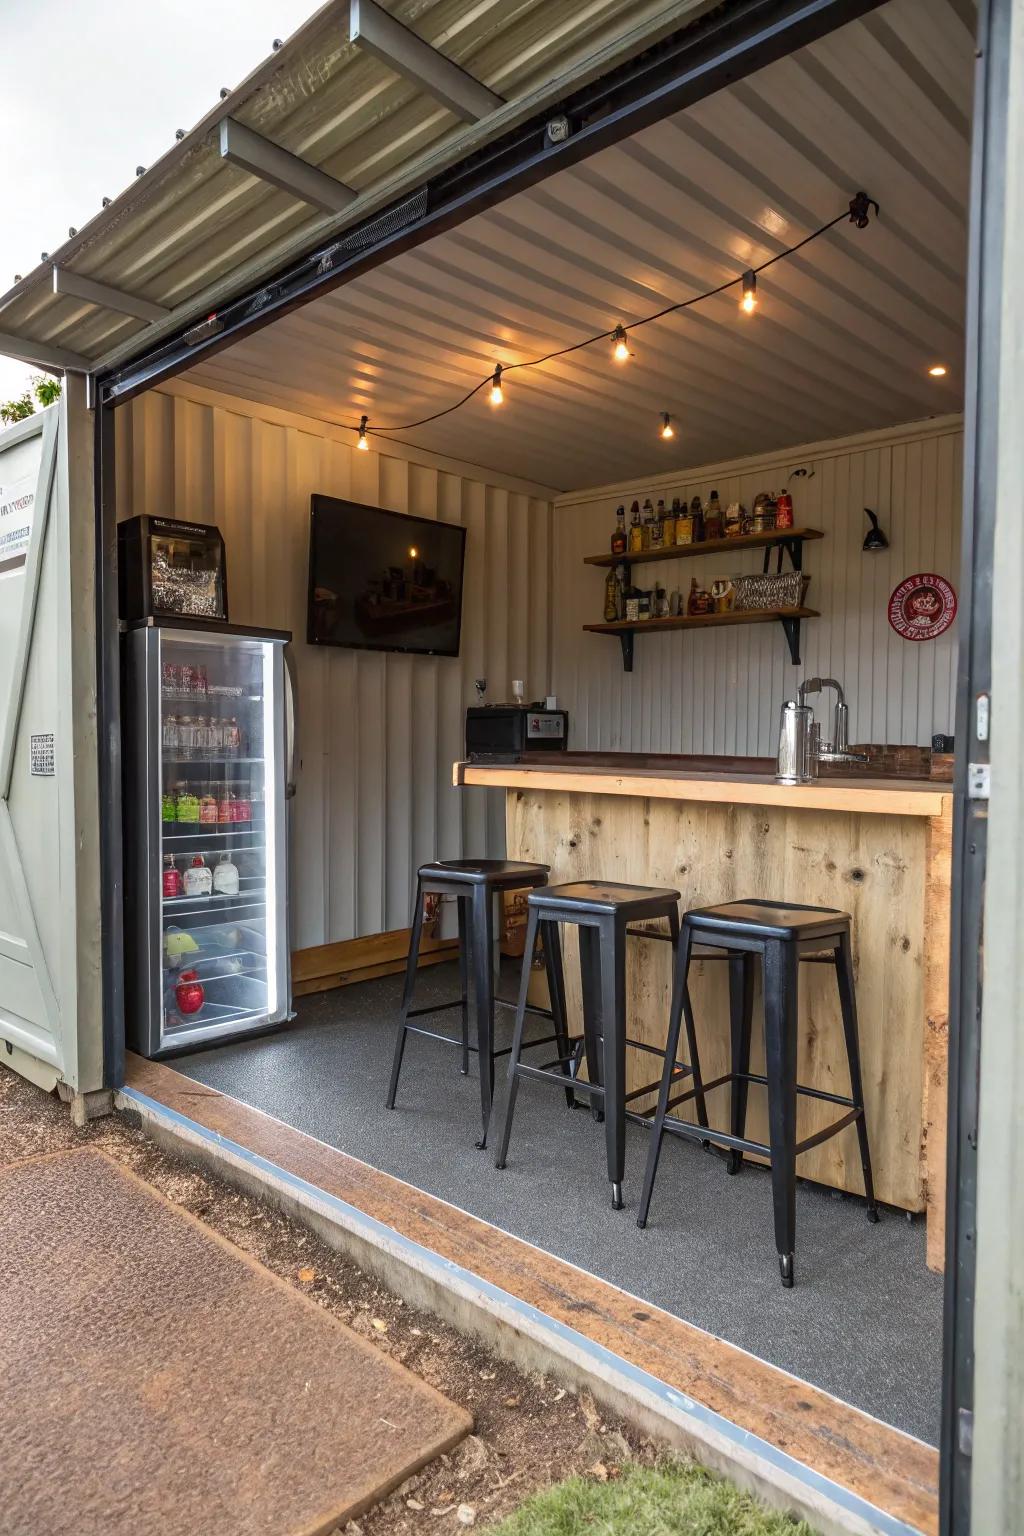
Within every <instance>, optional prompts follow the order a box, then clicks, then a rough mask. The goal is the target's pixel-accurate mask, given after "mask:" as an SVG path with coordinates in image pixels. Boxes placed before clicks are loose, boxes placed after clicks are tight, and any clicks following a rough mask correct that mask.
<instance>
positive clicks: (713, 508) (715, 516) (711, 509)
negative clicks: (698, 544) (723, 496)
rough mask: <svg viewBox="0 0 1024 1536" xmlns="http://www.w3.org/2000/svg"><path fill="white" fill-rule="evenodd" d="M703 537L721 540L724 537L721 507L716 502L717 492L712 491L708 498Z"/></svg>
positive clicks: (717, 501)
mask: <svg viewBox="0 0 1024 1536" xmlns="http://www.w3.org/2000/svg"><path fill="white" fill-rule="evenodd" d="M704 537H705V538H706V539H721V538H724V537H725V526H724V524H723V521H722V507H721V503H720V502H719V500H718V492H717V491H712V492H711V495H710V496H709V497H708V505H707V510H706V511H705V513H704Z"/></svg>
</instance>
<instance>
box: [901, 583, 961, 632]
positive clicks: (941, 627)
mask: <svg viewBox="0 0 1024 1536" xmlns="http://www.w3.org/2000/svg"><path fill="white" fill-rule="evenodd" d="M955 618H956V593H955V592H954V591H953V588H952V587H951V586H950V584H949V582H948V581H947V580H946V578H945V577H944V576H936V575H935V574H934V573H932V572H923V573H920V574H919V575H917V576H908V577H907V579H906V581H901V582H900V584H899V586H898V587H897V588H896V590H895V592H894V593H893V594H892V596H891V597H890V599H889V623H890V624H891V625H892V627H893V629H894V630H895V631H896V633H897V634H898V635H902V636H903V638H904V640H934V639H935V637H936V635H941V634H943V633H944V631H945V630H947V629H948V628H949V626H950V625H951V624H952V622H953V620H954V619H955Z"/></svg>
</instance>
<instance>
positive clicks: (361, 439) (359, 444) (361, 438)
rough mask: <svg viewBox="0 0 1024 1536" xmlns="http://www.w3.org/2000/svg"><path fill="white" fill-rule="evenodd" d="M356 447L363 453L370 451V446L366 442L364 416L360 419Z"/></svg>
mask: <svg viewBox="0 0 1024 1536" xmlns="http://www.w3.org/2000/svg"><path fill="white" fill-rule="evenodd" d="M356 447H357V448H361V449H362V451H363V452H364V453H369V451H370V445H369V443H368V442H367V441H366V417H365V416H363V417H362V418H361V420H360V422H359V438H358V441H357V442H356Z"/></svg>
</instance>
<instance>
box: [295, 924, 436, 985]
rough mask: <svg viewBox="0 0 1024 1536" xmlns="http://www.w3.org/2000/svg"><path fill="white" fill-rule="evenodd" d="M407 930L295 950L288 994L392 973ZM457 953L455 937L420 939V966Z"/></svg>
mask: <svg viewBox="0 0 1024 1536" xmlns="http://www.w3.org/2000/svg"><path fill="white" fill-rule="evenodd" d="M410 934H411V929H409V928H392V929H389V930H388V932H387V933H371V934H367V935H366V936H365V937H364V938H361V939H341V940H339V941H338V942H337V943H335V944H316V945H314V946H313V947H312V948H310V949H297V950H295V951H294V953H293V954H292V996H293V997H306V996H308V995H309V994H310V993H311V992H330V991H332V990H333V989H334V988H335V987H350V986H353V985H354V984H355V983H356V982H358V981H371V980H372V979H373V978H374V977H375V976H394V975H397V974H398V972H400V971H404V970H405V962H406V958H407V956H408V954H409V938H410ZM458 952H459V945H458V940H457V939H439V938H435V937H433V936H432V935H430V934H424V935H423V938H422V940H421V941H420V961H419V963H420V966H421V967H422V966H426V965H439V964H440V963H441V962H442V961H444V960H454V959H455V957H456V955H457V954H458Z"/></svg>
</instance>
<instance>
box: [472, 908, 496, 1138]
mask: <svg viewBox="0 0 1024 1536" xmlns="http://www.w3.org/2000/svg"><path fill="white" fill-rule="evenodd" d="M493 948H494V902H493V896H492V893H491V892H490V891H489V890H488V889H487V887H486V886H484V885H480V886H477V888H476V889H475V890H474V892H473V971H474V978H475V982H476V986H475V991H476V1042H477V1062H478V1065H479V1069H480V1124H481V1132H480V1140H479V1141H478V1142H477V1146H478V1147H486V1145H487V1127H488V1125H489V1124H490V1119H491V1103H492V1100H493V1098H494V954H493Z"/></svg>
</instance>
